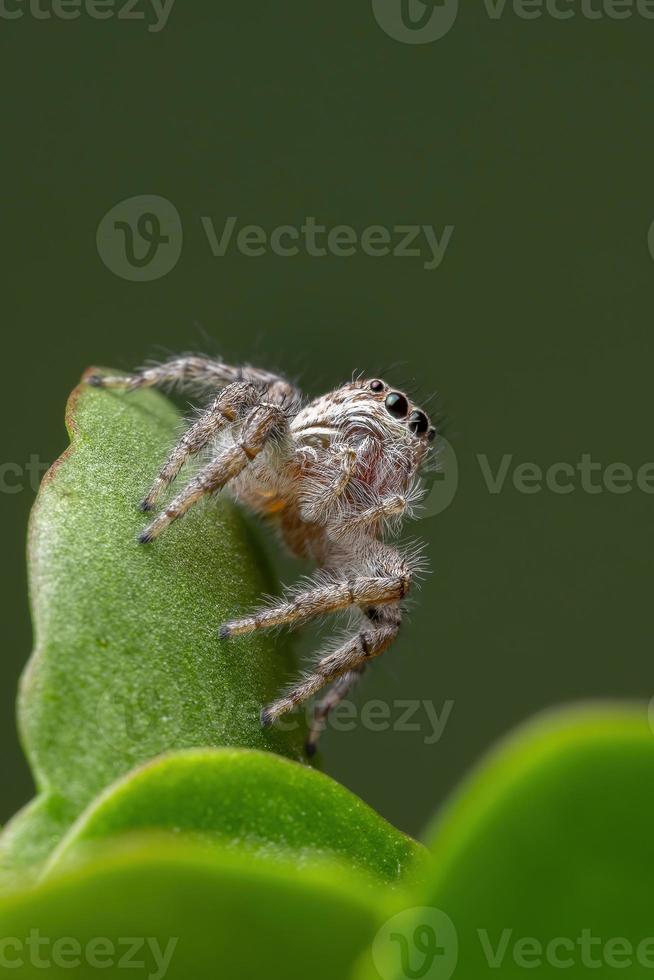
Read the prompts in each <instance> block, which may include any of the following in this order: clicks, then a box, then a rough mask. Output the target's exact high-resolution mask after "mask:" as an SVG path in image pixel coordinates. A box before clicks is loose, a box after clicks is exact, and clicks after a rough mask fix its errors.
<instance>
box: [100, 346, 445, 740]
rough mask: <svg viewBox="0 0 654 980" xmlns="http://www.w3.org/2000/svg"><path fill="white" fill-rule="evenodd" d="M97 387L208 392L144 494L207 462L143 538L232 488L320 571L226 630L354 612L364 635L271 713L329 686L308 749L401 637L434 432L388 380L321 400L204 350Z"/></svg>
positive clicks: (148, 503)
mask: <svg viewBox="0 0 654 980" xmlns="http://www.w3.org/2000/svg"><path fill="white" fill-rule="evenodd" d="M87 381H88V382H89V383H90V384H92V385H96V386H98V387H107V388H124V389H127V390H135V389H137V388H140V387H144V386H150V385H156V384H165V383H173V382H179V383H181V384H182V385H187V386H190V387H193V388H195V389H200V390H204V391H206V392H210V393H211V401H210V402H209V404H208V406H207V407H206V408H204V409H203V411H202V412H201V413H200V415H199V417H198V418H197V420H196V421H195V422H194V423H193V424H192V425H191V426H190V427H189V429H188V430H187V431H186V432H185V433H184V435H183V436H182V438H181V439H180V441H179V443H178V444H177V446H175V447H174V448H173V450H172V452H171V454H170V456H169V458H168V460H167V461H166V463H165V464H164V466H163V468H162V470H161V471H160V473H159V475H158V476H157V477H156V479H155V481H154V484H153V486H152V489H151V491H150V493H149V494H148V495H147V496H146V498H145V499H144V500H143V502H142V503H141V507H142V509H143V510H145V511H151V510H153V509H154V508H155V506H156V505H157V503H158V501H159V500H160V498H161V496H162V494H163V493H164V492H165V491H166V490H167V488H168V487H169V485H170V484H171V483H172V481H173V480H174V479H175V478H176V477H177V475H178V474H179V472H180V470H181V469H182V467H183V465H184V464H185V463H186V462H187V461H188V460H189V459H191V458H192V457H194V456H197V455H198V454H200V453H202V454H204V455H207V456H208V462H206V463H205V464H204V465H203V466H202V467H201V468H200V469H199V471H198V472H197V474H196V475H195V476H193V477H192V478H191V479H190V480H189V481H188V483H187V484H186V486H185V487H184V488H183V489H182V490H181V491H180V492H179V493H178V494H177V495H176V496H174V497H173V498H172V500H170V501H169V502H168V504H167V505H165V506H164V507H163V508H162V509H161V510H160V511H159V513H158V515H157V516H156V517H155V518H154V519H153V520H152V521H151V523H150V524H149V526H148V527H147V528H146V529H145V531H144V532H143V534H142V535H141V536H140V540H141V541H142V542H143V543H147V542H150V541H153V540H154V539H156V538H157V537H158V536H159V535H160V534H161V533H163V532H164V531H165V530H166V528H167V527H168V526H169V525H170V524H171V523H172V521H174V520H177V519H178V518H179V517H181V516H183V514H185V513H186V512H187V511H188V509H189V508H190V507H191V506H192V505H193V504H194V503H196V502H197V501H199V500H201V499H203V498H204V497H205V496H207V495H208V494H211V493H215V492H217V491H219V490H221V489H223V488H228V489H229V492H230V493H231V494H232V495H233V496H234V498H235V499H236V500H238V501H239V502H240V503H242V504H243V505H245V506H246V507H248V508H249V509H250V510H251V511H253V512H254V513H256V514H258V515H260V516H263V517H265V518H267V519H269V520H270V521H272V522H274V523H275V524H276V526H277V528H278V529H279V532H280V534H281V536H282V538H283V540H284V541H285V543H286V545H287V547H288V548H289V549H290V551H291V552H292V553H293V554H295V555H297V556H298V557H302V558H308V559H311V560H312V561H313V562H315V564H316V565H317V567H318V571H317V573H316V575H315V576H314V578H313V579H311V580H310V581H309V582H308V583H305V584H304V585H303V587H302V588H301V589H296V590H292V591H289V592H287V593H286V594H285V595H284V596H283V597H282V599H280V600H275V602H274V604H271V605H269V606H264V607H262V608H260V609H259V610H256V611H255V612H254V613H252V614H251V615H248V616H245V617H243V618H241V619H236V620H233V621H232V622H229V623H225V624H224V625H223V626H221V627H220V631H219V635H220V637H221V638H222V639H228V638H229V637H231V636H237V635H241V634H244V633H250V632H252V631H254V630H258V629H266V628H269V627H273V626H280V625H290V624H293V623H297V622H302V621H306V620H308V619H310V618H313V617H315V616H320V615H324V614H326V613H333V612H339V611H346V610H350V611H352V612H354V613H355V615H356V617H357V623H356V627H355V631H354V634H353V635H352V636H351V637H350V638H349V639H346V641H345V642H342V643H340V645H338V646H336V647H335V648H334V649H333V650H331V651H328V652H326V653H325V654H324V655H323V656H321V657H320V659H319V660H318V662H317V663H316V664H315V665H314V667H313V669H312V672H311V673H310V674H308V675H307V676H306V677H305V678H304V679H303V680H301V681H300V682H299V683H298V684H297V685H295V686H294V687H293V688H292V689H291V690H290V691H288V692H287V693H286V694H285V695H284V696H282V697H281V698H280V699H279V700H278V701H276V702H275V703H274V704H271V705H269V706H267V707H266V708H264V710H263V711H262V722H263V724H266V725H268V724H272V723H273V722H274V721H276V720H277V719H278V718H279V717H281V716H282V715H283V714H285V713H286V712H288V711H291V710H293V709H294V708H296V707H297V706H298V705H300V704H302V703H303V702H305V701H306V700H307V699H309V698H311V697H312V696H313V695H314V694H316V693H318V691H319V690H320V689H321V688H323V687H324V686H325V685H327V684H332V687H331V689H330V691H329V692H328V694H327V695H326V697H324V698H323V700H322V701H321V702H319V703H318V704H317V706H316V709H315V713H314V724H313V727H312V731H311V734H310V737H309V742H308V745H307V748H308V750H309V751H310V752H312V751H314V750H315V747H316V744H317V739H318V737H319V734H320V732H321V730H322V728H323V727H324V724H325V720H326V717H327V714H328V712H329V711H330V710H332V709H333V708H334V707H335V706H336V705H337V704H338V703H339V701H340V700H342V698H343V697H345V696H346V695H347V693H348V692H349V690H350V689H351V688H352V687H353V685H354V684H355V683H356V681H357V680H358V678H359V676H360V675H361V673H362V672H363V670H364V668H365V666H366V664H367V662H368V661H369V660H372V659H374V658H375V657H377V656H379V655H380V654H381V653H383V652H384V651H385V650H386V649H387V648H388V647H389V646H390V644H391V643H392V642H393V640H394V639H395V638H396V636H397V634H398V631H399V628H400V624H401V621H402V601H403V599H404V598H405V597H406V595H407V593H408V592H409V589H410V587H411V584H412V580H413V577H414V573H415V571H416V566H417V560H416V556H415V554H413V555H412V554H409V553H407V552H403V551H402V550H400V549H398V548H396V547H394V546H393V545H392V544H391V543H389V542H388V541H387V538H388V536H389V533H390V532H391V531H394V530H396V529H397V528H398V527H399V525H400V523H401V520H402V518H403V517H404V516H405V515H406V514H407V513H410V510H411V505H412V504H413V503H414V502H415V501H416V500H417V499H418V497H419V496H420V491H419V489H418V486H417V478H418V474H419V471H420V468H421V466H422V465H423V463H424V462H425V459H426V457H427V454H428V451H429V448H430V443H431V442H432V440H433V439H434V437H435V434H436V433H435V429H434V428H433V427H432V426H431V425H430V423H429V420H428V419H427V417H426V415H425V414H424V412H422V411H421V410H420V409H417V408H415V407H414V406H412V405H411V404H410V402H409V399H408V398H407V396H406V395H404V394H403V393H402V392H399V391H395V390H393V389H392V388H390V387H389V386H388V385H387V384H385V383H384V382H383V381H381V380H378V379H374V380H363V379H361V378H358V379H356V380H353V381H351V382H349V383H348V384H345V385H343V386H342V387H340V388H338V389H336V390H335V391H332V392H330V393H329V394H326V395H323V396H321V397H319V398H317V399H315V400H313V401H310V402H304V401H303V399H302V395H301V393H300V391H299V390H298V389H297V388H296V387H295V386H293V385H292V384H290V383H289V382H288V381H286V380H285V379H283V378H281V377H279V376H277V375H275V374H272V373H270V372H267V371H261V370H258V369H256V368H250V367H243V368H234V367H231V366H229V365H226V364H222V363H221V362H219V361H213V360H208V359H204V358H199V357H187V358H176V359H175V360H172V361H169V362H167V363H165V364H161V365H158V366H155V367H152V368H148V369H145V370H143V371H141V372H139V373H137V374H135V375H132V376H129V377H111V376H103V375H91V376H90V377H88V378H87Z"/></svg>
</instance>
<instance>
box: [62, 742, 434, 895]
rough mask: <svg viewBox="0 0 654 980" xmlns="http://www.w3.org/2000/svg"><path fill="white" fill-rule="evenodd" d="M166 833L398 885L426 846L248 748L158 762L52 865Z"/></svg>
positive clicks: (318, 777) (316, 778)
mask: <svg viewBox="0 0 654 980" xmlns="http://www.w3.org/2000/svg"><path fill="white" fill-rule="evenodd" d="M147 830H158V831H171V832H175V833H177V834H180V833H183V834H191V835H194V836H199V837H201V838H202V839H206V840H210V841H214V842H219V843H221V845H223V846H230V845H231V846H234V847H238V848H239V849H241V850H242V849H247V850H249V851H250V852H251V853H254V854H258V855H260V856H262V857H265V858H266V859H270V858H272V857H279V858H281V859H282V860H288V859H289V858H292V859H293V860H294V861H295V863H296V865H298V866H299V865H303V864H305V863H306V862H314V861H315V860H316V858H319V857H325V858H329V859H338V860H341V861H342V862H343V863H347V864H348V865H349V866H350V867H351V868H353V869H354V870H358V871H360V872H363V873H367V874H370V875H374V876H375V877H376V878H379V879H381V880H383V881H385V882H389V883H396V882H398V881H400V879H402V878H403V877H405V876H406V875H407V873H408V872H409V871H411V872H415V871H416V869H417V867H418V865H419V864H420V860H421V859H422V858H423V855H424V853H425V852H424V849H423V848H422V847H421V846H420V845H418V844H416V842H415V841H412V840H411V839H410V838H408V837H406V836H405V835H404V834H401V833H400V832H399V831H398V830H396V829H395V828H394V827H392V826H391V825H390V824H388V823H387V822H386V821H385V820H383V819H382V818H381V817H380V816H379V815H378V814H377V813H375V811H374V810H372V809H370V807H368V806H367V805H366V804H365V803H363V802H362V801H361V800H360V799H359V798H358V797H356V796H354V795H353V794H352V793H350V792H349V791H348V790H346V789H344V788H343V787H342V786H340V785H339V784H338V783H336V782H334V780H332V779H330V778H329V777H328V776H324V775H323V774H322V773H319V772H316V771H314V770H312V769H309V768H308V767H307V766H303V765H299V764H298V763H296V762H291V761H289V760H287V759H282V758H280V757H279V756H274V755H272V754H270V753H266V752H257V751H253V750H249V749H205V750H202V749H191V750H187V751H185V752H178V753H175V754H172V755H168V756H163V757H161V758H159V759H156V760H155V761H153V762H151V763H149V764H148V765H146V766H144V767H143V768H141V769H138V770H136V771H135V772H133V773H131V774H130V775H128V776H127V777H125V778H124V779H122V780H121V781H120V782H118V783H117V784H116V785H114V786H112V787H110V789H108V790H106V791H105V793H103V794H102V795H101V796H100V797H99V798H98V799H97V800H96V801H95V802H94V803H93V804H92V805H91V807H90V808H89V809H88V810H87V811H86V812H85V813H84V814H82V816H81V817H80V819H79V821H78V822H77V823H76V824H75V825H74V827H73V828H72V829H71V831H70V833H69V834H68V835H67V836H66V837H65V838H64V840H63V841H62V843H61V845H60V847H59V848H58V849H57V851H56V852H55V854H54V855H53V857H52V860H51V862H50V864H49V871H55V872H56V871H57V870H58V869H59V868H60V867H61V866H62V865H65V864H66V863H67V862H68V861H69V860H71V859H73V858H75V857H76V856H78V855H80V853H82V852H83V851H84V848H85V846H88V845H89V843H91V842H97V841H102V840H106V839H108V838H113V837H116V836H117V835H121V834H125V833H129V832H135V831H147Z"/></svg>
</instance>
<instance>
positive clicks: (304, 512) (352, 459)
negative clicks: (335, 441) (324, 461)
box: [300, 446, 357, 523]
mask: <svg viewBox="0 0 654 980" xmlns="http://www.w3.org/2000/svg"><path fill="white" fill-rule="evenodd" d="M333 456H335V457H336V459H335V460H334V462H335V467H336V470H337V473H336V476H335V477H334V478H333V480H332V481H331V483H329V484H328V485H327V486H326V487H321V486H318V487H317V488H316V489H313V490H312V492H311V493H310V495H309V496H308V497H307V499H306V500H304V501H303V502H302V504H301V507H300V516H301V518H302V520H303V521H309V522H312V521H315V522H316V523H323V521H324V520H325V519H326V517H327V515H328V514H329V512H330V510H331V509H332V508H333V507H334V505H335V504H336V503H338V501H339V499H340V497H341V496H342V494H343V492H344V490H345V488H346V487H347V485H348V484H349V482H350V480H351V479H352V476H353V474H354V467H355V464H356V458H357V453H356V450H355V449H353V448H352V447H351V446H342V447H340V448H339V449H338V450H336V451H335V452H334V453H333ZM330 468H331V467H330Z"/></svg>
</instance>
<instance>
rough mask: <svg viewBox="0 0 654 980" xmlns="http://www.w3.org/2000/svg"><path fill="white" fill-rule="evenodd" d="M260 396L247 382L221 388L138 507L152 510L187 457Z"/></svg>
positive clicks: (200, 449)
mask: <svg viewBox="0 0 654 980" xmlns="http://www.w3.org/2000/svg"><path fill="white" fill-rule="evenodd" d="M260 398H261V388H260V387H257V385H254V384H251V383H250V382H249V381H235V382H233V383H232V384H230V385H228V386H227V387H226V388H223V389H222V391H221V392H220V394H219V395H217V397H216V398H214V400H213V402H212V403H211V405H210V406H209V407H208V408H207V409H206V410H205V411H204V412H203V413H202V415H201V416H200V418H199V419H198V420H197V422H195V424H194V425H192V426H191V427H190V428H189V429H187V431H186V432H185V433H184V435H183V436H182V438H181V439H180V440H179V442H178V443H177V445H176V446H175V448H174V449H173V450H172V452H171V453H170V455H169V457H168V459H167V460H166V462H165V463H164V465H163V467H162V469H161V471H160V472H159V475H158V476H157V478H156V479H155V481H154V483H153V485H152V489H151V490H150V492H149V493H148V495H147V497H146V498H145V499H144V500H143V501H142V503H141V510H145V511H148V510H152V508H153V507H154V505H155V503H156V502H157V500H158V498H159V497H160V495H161V493H162V492H163V491H164V490H165V489H166V487H168V486H169V485H170V484H171V483H172V481H173V480H174V479H175V477H176V476H177V475H178V473H179V471H180V470H181V468H182V466H183V465H184V464H185V463H186V462H187V460H188V459H190V457H192V456H195V455H196V454H197V453H199V452H201V451H202V450H203V449H204V448H205V447H206V446H207V445H208V443H209V442H210V441H211V440H212V439H213V438H214V437H215V436H216V435H217V434H218V433H219V432H220V431H221V430H222V429H224V428H225V427H226V426H228V425H230V424H231V423H232V422H235V421H236V419H237V418H238V417H239V415H241V413H242V412H243V410H244V409H246V408H251V407H252V406H253V405H254V404H255V403H256V402H257V401H258V400H259V399H260Z"/></svg>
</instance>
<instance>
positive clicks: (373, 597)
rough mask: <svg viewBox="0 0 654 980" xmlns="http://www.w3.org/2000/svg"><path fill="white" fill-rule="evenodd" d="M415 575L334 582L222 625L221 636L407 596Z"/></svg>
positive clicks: (368, 577) (365, 577) (395, 575)
mask: <svg viewBox="0 0 654 980" xmlns="http://www.w3.org/2000/svg"><path fill="white" fill-rule="evenodd" d="M410 584H411V577H410V575H409V574H408V572H407V571H403V570H400V571H399V574H393V575H384V576H372V577H371V576H360V577H357V578H355V579H352V580H351V581H333V582H330V583H328V584H327V585H322V586H318V587H317V588H315V589H307V590H306V591H304V592H300V593H299V594H298V595H296V596H295V597H294V598H289V599H287V600H286V601H283V602H280V603H279V605H277V606H273V607H272V608H263V609H260V610H259V611H258V612H255V613H254V615H252V616H246V617H245V618H243V619H235V620H233V621H232V622H230V623H225V624H224V625H223V626H221V628H220V634H219V635H220V638H221V639H222V640H225V639H227V638H228V637H230V636H238V635H240V634H243V633H252V632H253V631H254V630H258V629H268V628H269V627H271V626H282V625H286V624H289V623H294V622H297V621H298V620H307V619H313V617H314V616H322V615H324V614H325V613H332V612H338V611H339V610H341V609H347V608H348V606H357V605H359V606H360V605H375V604H377V603H386V602H394V601H396V600H398V599H403V598H404V596H405V595H406V594H407V592H408V590H409V586H410Z"/></svg>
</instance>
